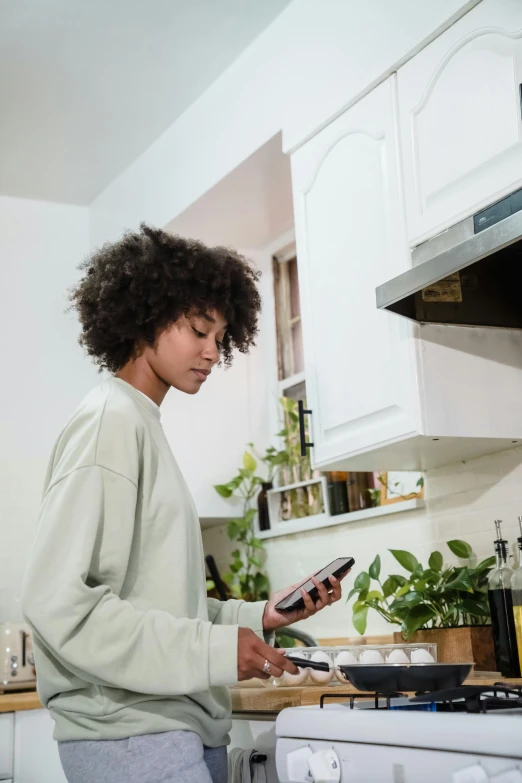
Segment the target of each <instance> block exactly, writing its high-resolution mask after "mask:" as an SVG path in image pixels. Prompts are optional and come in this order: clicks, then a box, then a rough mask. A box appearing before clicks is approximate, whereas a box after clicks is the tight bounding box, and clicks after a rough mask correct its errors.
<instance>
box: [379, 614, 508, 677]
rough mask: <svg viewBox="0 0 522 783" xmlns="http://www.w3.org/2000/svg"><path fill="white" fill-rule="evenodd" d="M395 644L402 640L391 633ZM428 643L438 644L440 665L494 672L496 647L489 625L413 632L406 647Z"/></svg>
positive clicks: (495, 668)
mask: <svg viewBox="0 0 522 783" xmlns="http://www.w3.org/2000/svg"><path fill="white" fill-rule="evenodd" d="M393 638H394V642H395V644H401V642H403V641H404V639H403V636H402V634H401V633H400V632H396V633H394V634H393ZM416 642H418V643H419V644H420V643H421V642H429V643H431V644H436V645H437V660H438V661H439V663H470V662H471V661H473V662H474V664H475V670H476V671H485V672H494V671H496V670H497V665H496V662H495V647H494V645H493V632H492V630H491V626H490V625H464V626H459V627H458V628H431V629H428V630H425V631H416V632H415V633H414V634H413V636H410V638H409V639H408V643H409V644H412V643H413V644H415V643H416Z"/></svg>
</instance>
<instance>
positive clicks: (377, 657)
mask: <svg viewBox="0 0 522 783" xmlns="http://www.w3.org/2000/svg"><path fill="white" fill-rule="evenodd" d="M359 663H384V658H383V657H382V655H381V654H380V652H379V650H365V651H364V652H363V654H362V655H361V657H360V658H359Z"/></svg>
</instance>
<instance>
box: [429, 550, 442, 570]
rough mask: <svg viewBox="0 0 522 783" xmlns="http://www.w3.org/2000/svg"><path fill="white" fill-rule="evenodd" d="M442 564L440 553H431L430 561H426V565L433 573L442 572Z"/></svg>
mask: <svg viewBox="0 0 522 783" xmlns="http://www.w3.org/2000/svg"><path fill="white" fill-rule="evenodd" d="M443 563H444V559H443V557H442V554H441V553H440V552H437V551H436V552H432V553H431V555H430V559H429V560H428V565H429V567H430V568H431V569H433V571H442V565H443Z"/></svg>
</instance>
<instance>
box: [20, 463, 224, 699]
mask: <svg viewBox="0 0 522 783" xmlns="http://www.w3.org/2000/svg"><path fill="white" fill-rule="evenodd" d="M137 494H138V493H137V488H136V486H135V484H134V483H133V482H132V481H130V480H129V479H128V478H126V477H125V476H122V475H120V474H118V473H114V472H113V471H111V470H108V469H107V468H103V467H100V466H96V465H95V466H89V467H85V468H77V469H76V470H74V471H73V472H72V473H70V474H69V475H68V476H66V477H65V478H63V479H62V480H61V481H59V482H58V483H56V484H55V485H53V486H51V488H50V489H49V490H48V492H47V493H46V496H45V498H44V501H43V504H42V511H41V515H40V520H39V524H38V529H37V533H36V538H35V542H34V545H33V549H32V552H31V555H30V558H29V563H28V567H27V571H26V575H25V580H24V587H23V596H22V601H23V610H24V615H25V617H26V620H27V622H28V623H29V625H30V626H31V628H32V629H33V631H34V633H35V635H37V636H38V638H39V641H40V643H41V644H43V645H44V646H45V647H47V648H48V650H49V651H50V652H51V654H52V655H53V656H54V657H55V658H56V659H57V660H58V661H59V662H61V663H62V664H63V666H65V667H66V668H67V669H68V670H69V671H71V672H72V673H73V674H75V675H76V676H78V677H80V678H81V679H83V680H85V681H86V682H90V683H93V684H95V685H101V686H109V687H115V688H123V689H126V690H130V691H135V692H138V693H146V694H153V695H166V696H175V695H180V694H190V693H198V692H201V691H206V690H208V689H209V687H211V686H215V685H231V684H234V683H236V682H237V634H238V628H237V625H234V624H232V625H219V624H213V623H212V622H209V621H205V620H200V619H188V618H183V617H180V618H178V617H174V616H172V615H171V614H169V613H168V612H165V611H163V610H159V609H146V610H139V609H137V608H135V607H134V606H133V605H132V604H131V603H130V602H129V601H126V600H123V599H121V598H120V597H119V592H120V590H121V587H122V584H123V582H124V578H125V573H126V570H127V565H128V562H129V556H130V552H131V546H132V541H133V533H134V520H135V512H136V502H137Z"/></svg>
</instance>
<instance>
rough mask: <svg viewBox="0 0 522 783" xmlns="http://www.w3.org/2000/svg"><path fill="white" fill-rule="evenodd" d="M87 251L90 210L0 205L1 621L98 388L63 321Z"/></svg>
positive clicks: (69, 318)
mask: <svg viewBox="0 0 522 783" xmlns="http://www.w3.org/2000/svg"><path fill="white" fill-rule="evenodd" d="M88 247H89V216H88V210H87V209H86V208H82V207H74V206H64V205H60V204H51V203H43V202H38V201H26V200H23V199H11V198H0V263H1V270H2V285H1V287H0V319H1V330H0V341H1V353H0V356H1V383H0V536H1V545H0V574H1V579H0V620H1V619H3V618H9V619H11V620H15V621H16V620H20V619H21V615H20V608H19V604H18V600H17V599H18V597H19V594H20V587H21V580H22V575H23V571H24V567H25V559H26V554H27V551H28V547H29V546H30V543H31V539H32V536H33V532H34V529H35V525H36V520H37V515H38V507H39V503H40V494H41V488H42V483H43V477H44V473H45V467H46V463H47V458H48V456H49V453H50V451H51V448H52V445H53V442H54V439H55V438H56V437H57V435H58V434H59V432H60V429H61V428H62V427H63V425H64V424H65V422H66V420H67V418H68V416H69V415H70V414H71V413H72V412H73V410H74V408H75V407H76V405H77V404H78V403H79V402H80V400H81V398H82V397H83V396H84V395H85V394H86V393H87V391H88V390H89V389H90V388H91V387H92V386H93V385H94V384H95V383H96V382H97V381H98V375H97V372H96V371H95V370H94V368H93V367H92V365H91V364H90V363H89V361H88V360H87V359H86V358H85V357H84V355H83V351H82V349H81V348H80V346H79V345H78V344H77V335H78V332H79V327H78V324H77V323H76V321H75V318H74V316H73V314H72V313H68V314H65V312H64V310H65V309H66V307H67V301H66V292H67V289H68V288H69V287H70V286H71V285H72V284H73V282H74V281H75V279H76V277H77V271H76V267H77V265H78V264H79V263H80V261H81V260H82V259H83V257H84V256H85V255H86V254H87V252H88Z"/></svg>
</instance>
